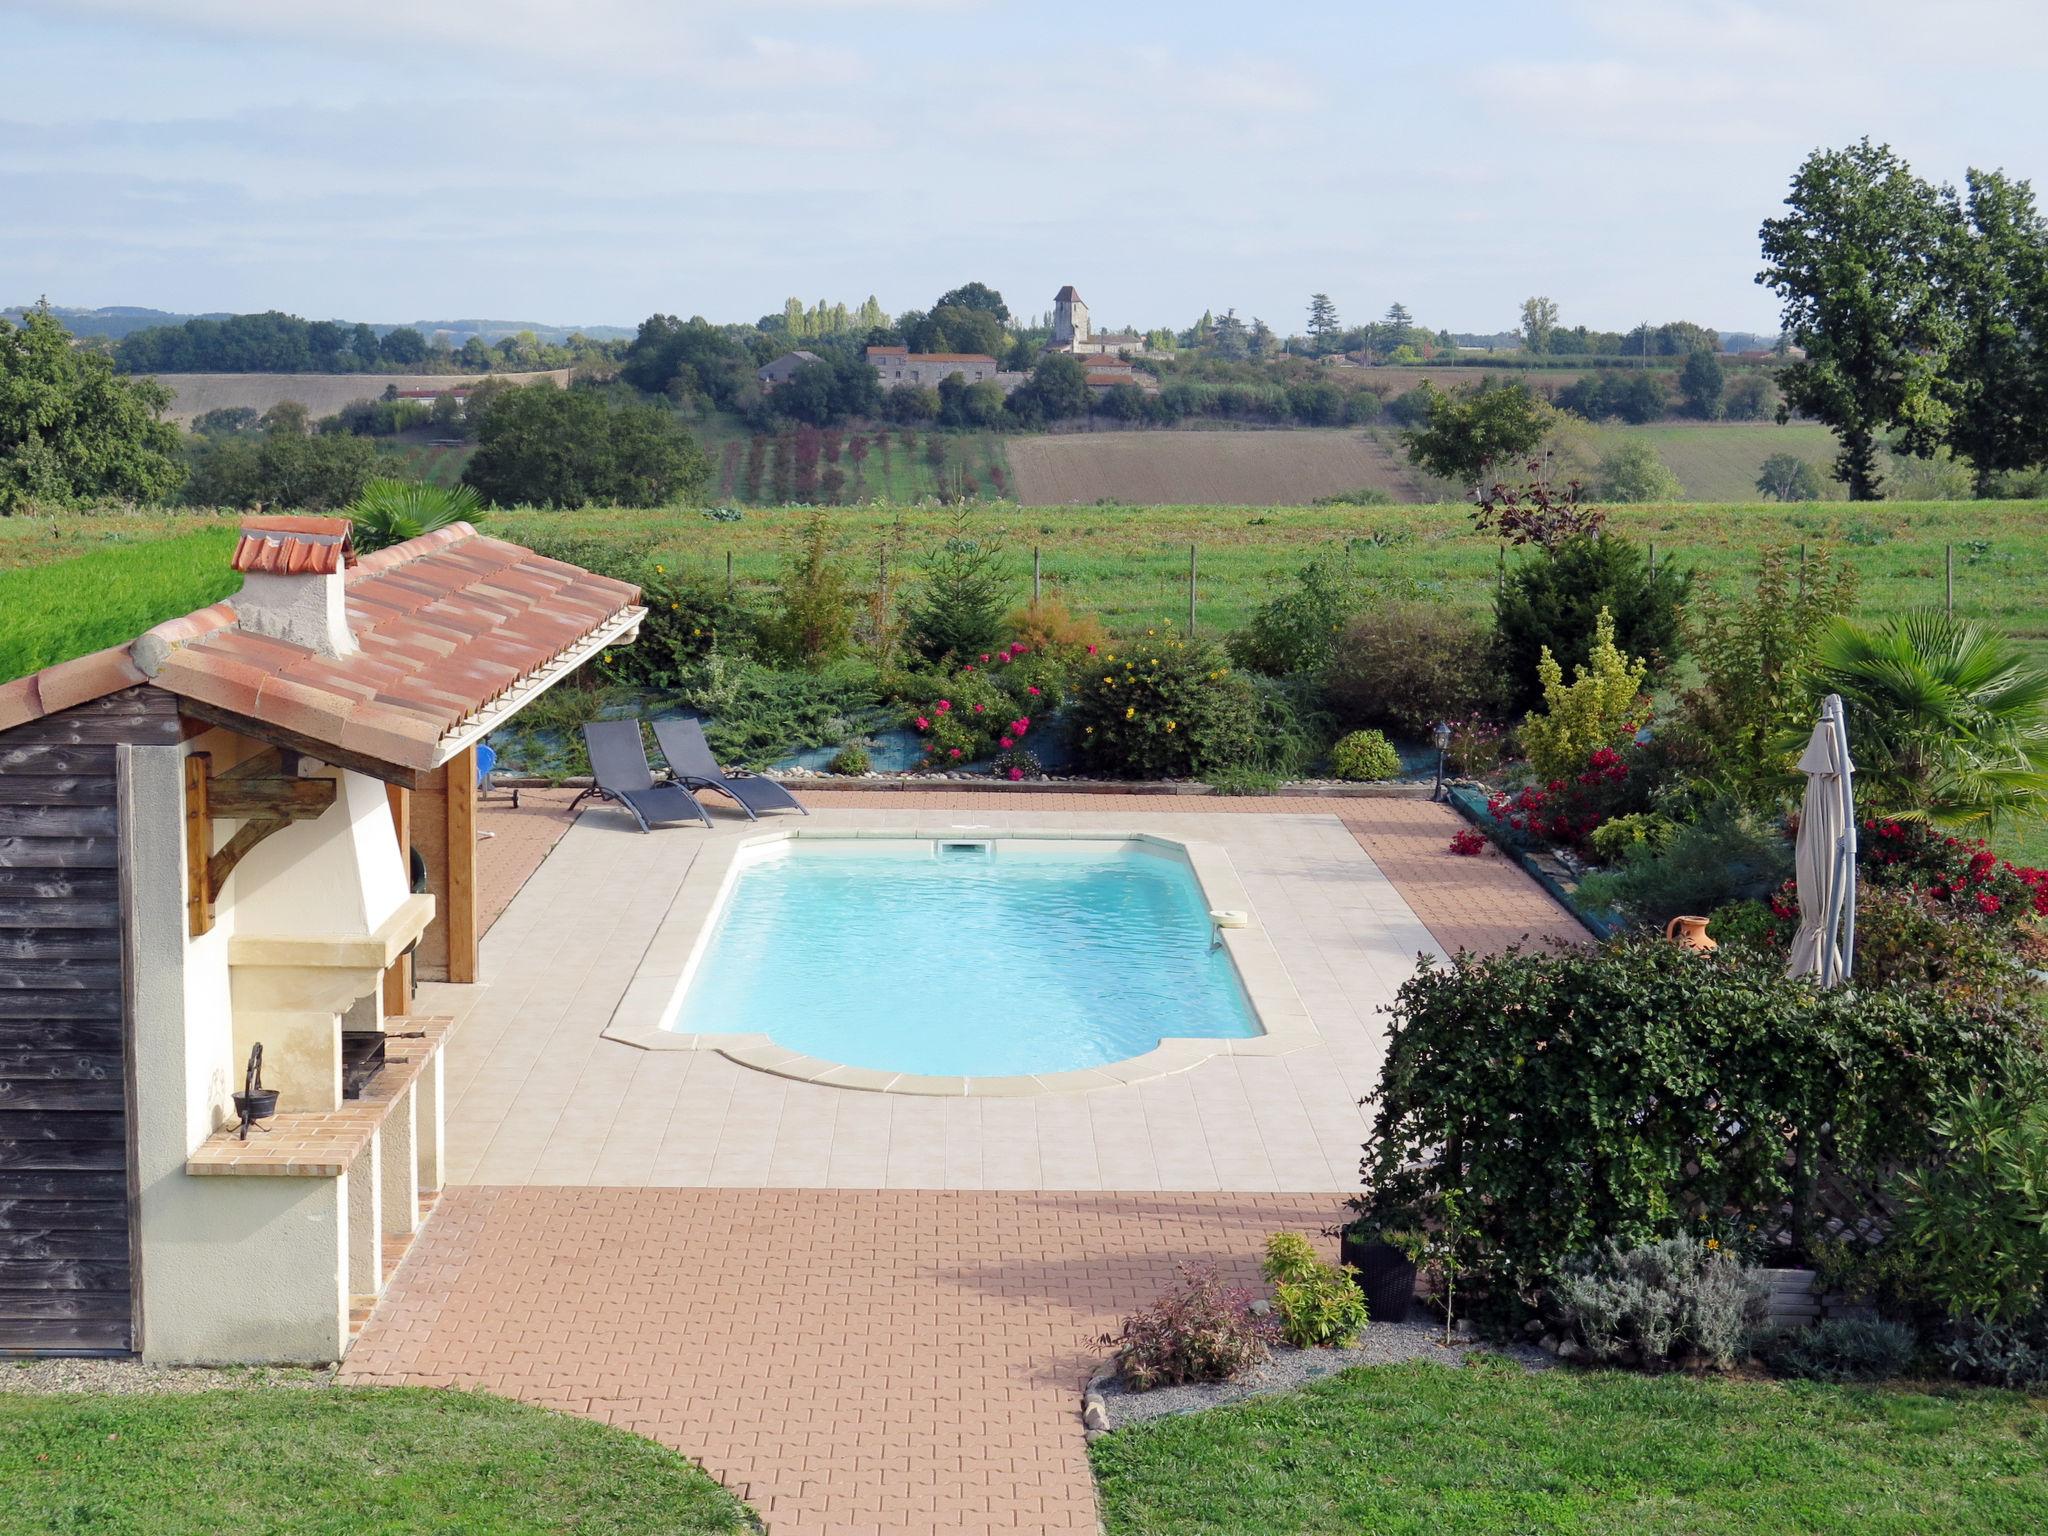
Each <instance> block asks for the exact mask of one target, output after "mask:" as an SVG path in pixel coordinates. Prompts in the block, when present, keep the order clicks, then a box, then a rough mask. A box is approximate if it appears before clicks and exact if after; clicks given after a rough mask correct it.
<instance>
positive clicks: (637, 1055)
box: [418, 792, 1571, 1192]
mask: <svg viewBox="0 0 2048 1536" xmlns="http://www.w3.org/2000/svg"><path fill="white" fill-rule="evenodd" d="M1047 800H1052V801H1054V802H1056V803H1054V804H1047V803H1046V801H1047ZM934 802H937V803H934ZM949 802H950V803H949ZM813 805H814V806H815V808H816V809H815V814H814V815H812V816H811V817H810V818H808V820H806V821H805V822H804V823H803V825H804V827H805V828H806V829H807V830H809V829H820V830H822V829H825V828H833V827H837V828H884V827H902V828H911V827H917V828H922V829H929V828H930V827H932V826H934V825H937V826H941V827H946V826H958V827H961V828H969V827H971V828H975V829H977V830H987V831H1001V830H1004V829H1025V828H1072V829H1077V830H1085V829H1090V828H1094V829H1101V828H1103V827H1108V826H1114V827H1117V828H1125V827H1132V828H1142V830H1144V831H1147V832H1152V833H1156V834H1158V835H1161V836H1166V837H1173V838H1185V839H1191V840H1195V841H1199V842H1204V843H1208V844H1212V845H1215V846H1217V847H1220V848H1221V849H1223V850H1224V851H1225V852H1226V853H1227V854H1228V856H1229V859H1230V861H1231V863H1232V864H1233V865H1234V867H1235V870H1236V874H1237V876H1238V878H1239V879H1240V880H1241V881H1242V884H1243V887H1244V890H1245V892H1246V894H1247V895H1248V897H1249V899H1250V902H1251V905H1252V909H1253V911H1254V913H1255V915H1256V917H1257V919H1258V921H1259V922H1260V923H1261V924H1262V925H1263V927H1264V930H1265V933H1266V935H1267V936H1268V938H1269V939H1270V942H1271V945H1272V949H1273V951H1275V952H1276V953H1277V955H1278V957H1279V960H1280V962H1281V964H1282V965H1283V966H1284V968H1285V970H1286V972H1287V979H1288V980H1289V981H1290V982H1291V984H1292V989H1293V991H1294V993H1295V994H1297V995H1298V997H1299V999H1300V1002H1301V1004H1303V1005H1304V1006H1305V1007H1306V1010H1307V1012H1308V1014H1309V1017H1310V1019H1311V1021H1312V1022H1313V1025H1314V1029H1315V1035H1314V1037H1311V1039H1310V1043H1307V1044H1305V1045H1303V1046H1301V1047H1300V1048H1299V1049H1293V1050H1289V1051H1287V1052H1286V1053H1284V1054H1279V1055H1266V1056H1258V1055H1239V1056H1231V1055H1211V1056H1207V1057H1206V1058H1205V1059H1203V1060H1201V1061H1200V1062H1199V1064H1197V1065H1194V1066H1192V1067H1190V1068H1188V1069H1186V1070H1182V1071H1177V1072H1173V1073H1171V1074H1169V1075H1165V1076H1156V1077H1150V1078H1148V1079H1146V1080H1144V1081H1140V1082H1136V1083H1129V1084H1118V1085H1115V1086H1109V1087H1101V1088H1096V1089H1093V1090H1091V1091H1086V1092H1061V1093H1049V1094H1039V1095H1037V1096H1035V1097H1014V1098H1011V1097H962V1098H959V1099H951V1098H913V1097H905V1096H901V1095H896V1094H884V1093H867V1092H854V1091H849V1090H846V1089H841V1088H834V1087H831V1086H828V1085H823V1084H817V1083H809V1082H801V1081H794V1080H791V1079H789V1078H786V1077H781V1076H775V1075H771V1074H769V1073H765V1072H761V1071H757V1070H754V1069H753V1068H750V1067H746V1066H742V1065H739V1064H738V1063H736V1062H734V1061H732V1060H729V1059H727V1058H726V1057H725V1056H723V1055H720V1054H718V1053H717V1052H715V1051H712V1050H681V1051H674V1050H670V1051H649V1050H644V1049H639V1048H636V1047H634V1046H632V1045H627V1044H622V1043H619V1042H618V1041H615V1040H611V1039H606V1038H604V1031H605V1029H606V1028H607V1026H608V1025H609V1024H610V1022H611V1020H612V1018H613V1016H614V1013H615V1012H616V1011H617V1009H618V1007H619V1004H620V1002H621V1000H622V998H624V997H626V995H627V993H628V989H629V988H630V987H631V986H632V985H633V982H634V978H635V973H636V971H637V970H638V969H639V967H640V966H641V964H642V961H643V959H644V958H645V957H646V956H647V954H648V952H649V946H650V943H651V942H652V941H653V940H654V938H655V936H656V934H657V932H658V931H659V930H660V928H661V925H662V922H663V919H664V917H665V916H666V915H667V913H668V910H669V907H670V904H671V902H672V901H673V900H674V899H675V897H676V894H677V892H678V890H679V889H680V888H681V887H682V885H683V884H684V882H685V880H686V879H687V878H688V876H689V874H690V871H691V869H692V866H693V863H694V862H695V861H696V860H698V859H700V858H706V857H718V856H719V850H720V849H721V847H722V846H724V845H729V844H730V843H731V842H733V841H736V840H738V839H740V838H743V837H746V836H748V835H750V834H751V833H754V832H755V831H757V830H758V829H756V828H754V827H752V826H750V824H749V823H747V822H745V821H744V820H742V819H740V818H738V817H736V816H735V817H720V818H719V819H718V826H717V828H716V829H715V830H714V831H712V832H710V833H706V832H703V831H701V830H697V829H694V828H686V827H676V828H668V829H662V830H658V831H656V832H653V833H641V832H639V831H638V830H636V829H635V828H634V827H633V825H632V822H631V821H630V819H628V818H627V817H626V816H625V815H623V814H622V813H620V812H617V811H614V810H611V809H609V808H598V809H595V810H588V811H586V812H585V813H584V814H583V815H582V816H581V817H580V818H579V819H578V821H577V822H576V824H575V825H574V826H573V827H572V828H571V829H570V830H569V831H568V832H567V833H566V835H564V836H563V837H562V839H561V841H560V843H559V844H558V845H557V846H556V847H555V849H554V851H553V853H552V854H551V855H550V856H548V857H547V859H546V861H545V862H544V863H543V864H542V865H541V866H540V868H539V870H538V871H537V872H536V873H535V874H534V875H533V877H532V878H531V879H530V880H529V881H528V882H527V884H526V885H525V887H524V888H523V889H522V890H521V891H520V892H519V894H518V895H517V896H516V897H515V898H514V899H513V900H512V901H511V903H510V905H509V906H508V907H507V908H506V910H505V912H504V914H503V916H502V917H501V918H499V920H498V921H497V922H496V924H495V925H494V926H493V927H492V929H491V931H490V933H489V935H488V936H487V938H486V939H485V942H484V972H483V974H484V978H485V985H483V986H482V987H478V988H440V987H425V988H422V989H421V996H420V1000H419V1003H418V1006H419V1007H421V1008H423V1009H427V1010H429V1011H432V1012H435V1013H456V1014H464V1015H465V1016H464V1017H463V1019H462V1028H461V1029H460V1030H459V1031H458V1032H457V1034H456V1036H455V1040H454V1043H453V1044H452V1045H451V1047H450V1056H449V1062H448V1072H449V1104H450V1109H449V1122H448V1140H449V1148H448V1155H449V1169H450V1180H451V1182H453V1183H479V1184H494V1185H500V1184H594V1185H607V1186H620V1185H625V1186H635V1187H676V1186H699V1187H703V1186H710V1187H749V1188H777V1187H780V1188H813V1189H876V1188H886V1189H1018V1190H1029V1189H1052V1190H1061V1189H1066V1190H1134V1191H1135V1190H1183V1191H1205V1190H1216V1191H1222V1190H1228V1191H1237V1192H1251V1191H1261V1190H1298V1191H1306V1190H1328V1191H1336V1190H1349V1189H1352V1188H1354V1187H1355V1185H1356V1181H1357V1166H1358V1151H1359V1142H1360V1139H1361V1136H1362V1134H1363V1130H1364V1124H1365V1122H1364V1117H1363V1114H1362V1112H1361V1110H1360V1109H1359V1100H1360V1099H1361V1098H1363V1097H1364V1096H1365V1095H1366V1094H1367V1093H1368V1092H1369V1091H1370V1090H1371V1088H1372V1087H1373V1084H1374V1082H1375V1080H1376V1077H1377V1074H1378V1071H1379V1064H1380V1058H1381V1052H1382V1047H1383V1039H1384V1020H1383V1019H1382V1017H1381V1016H1380V1013H1379V1010H1380V1008H1381V1007H1382V1006H1383V1005H1384V1004H1386V1003H1387V1002H1389V1001H1391V999H1392V997H1393V994H1394V991H1395V989H1396V988H1398V987H1399V985H1400V983H1401V982H1402V980H1403V979H1404V978H1406V977H1407V976H1408V975H1409V974H1410V972H1411V971H1412V970H1413V968H1414V965H1415V962H1416V956H1417V955H1418V953H1424V952H1426V953H1432V954H1439V955H1440V954H1443V953H1444V952H1445V951H1446V950H1447V949H1448V948H1451V947H1455V946H1457V945H1461V944H1465V945H1471V946H1473V947H1489V948H1491V947H1498V945H1499V944H1500V943H1504V942H1510V941H1512V940H1513V939H1516V938H1519V937H1521V936H1522V935H1524V934H1529V935H1532V936H1537V937H1541V936H1545V935H1548V934H1558V935H1561V936H1562V935H1568V934H1569V933H1570V931H1571V928H1570V923H1569V920H1568V919H1567V918H1565V917H1564V915H1563V914H1562V913H1561V912H1560V911H1559V910H1558V908H1557V907H1556V906H1555V905H1554V904H1552V903H1551V902H1550V901H1549V899H1548V898H1547V897H1545V896H1544V895H1543V893H1542V892H1541V891H1540V890H1539V889H1538V888H1537V887H1536V886H1535V885H1534V884H1533V883H1532V882H1530V881H1529V880H1528V879H1527V878H1526V877H1525V876H1524V875H1523V874H1522V873H1521V872H1520V871H1519V870H1516V869H1514V868H1513V867H1512V866H1511V865H1509V864H1507V863H1506V862H1504V861H1502V860H1500V859H1498V858H1495V857H1492V856H1490V855H1489V856H1488V857H1486V858H1481V859H1460V858H1455V857H1453V856H1451V855H1450V854H1448V853H1447V852H1446V851H1445V849H1446V845H1447V843H1448V841H1449V837H1450V833H1451V832H1452V831H1453V830H1454V829H1455V827H1456V825H1457V823H1456V821H1455V820H1454V818H1453V817H1452V816H1451V815H1450V813H1449V812H1447V811H1445V810H1443V809H1442V808H1440V807H1437V806H1433V805H1430V804H1428V803H1426V802H1420V801H1413V800H1394V799H1384V800H1363V799H1361V800H1323V799H1316V800H1308V801H1284V802H1283V801H1276V800H1250V801H1237V802H1225V801H1217V800H1208V799H1203V800H1190V799H1158V798H1145V797H1137V796H1129V797H1126V796H1078V795H1076V796H1056V797H1031V798H1029V799H1025V798H1022V797H1015V798H1013V797H1007V796H1006V797H1002V798H1000V799H998V798H996V797H993V796H988V795H965V794H954V795H951V796H945V795H942V794H933V795H924V794H902V793H891V794H868V795H860V794H855V793H846V792H840V793H832V794H819V795H817V796H815V797H814V798H813ZM1077 806H1078V808H1077ZM1196 807H1199V808H1196ZM935 812H943V813H945V814H943V815H935V814H934V813H935ZM1425 850H1426V851H1425ZM662 984H663V983H661V982H659V981H650V982H647V983H643V987H647V986H657V987H658V986H660V985H662Z"/></svg>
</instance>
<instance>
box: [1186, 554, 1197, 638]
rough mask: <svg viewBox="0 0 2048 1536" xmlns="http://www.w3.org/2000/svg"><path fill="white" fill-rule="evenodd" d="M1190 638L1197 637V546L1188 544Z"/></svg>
mask: <svg viewBox="0 0 2048 1536" xmlns="http://www.w3.org/2000/svg"><path fill="white" fill-rule="evenodd" d="M1188 638H1189V639H1190V640H1192V639H1194V638H1195V546H1194V545H1192V544H1190V545H1189V546H1188Z"/></svg>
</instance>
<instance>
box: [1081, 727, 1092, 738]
mask: <svg viewBox="0 0 2048 1536" xmlns="http://www.w3.org/2000/svg"><path fill="white" fill-rule="evenodd" d="M1081 734H1082V735H1083V736H1093V735H1094V734H1095V727H1094V726H1092V725H1091V726H1089V727H1087V728H1086V729H1085V730H1083V731H1082V732H1081Z"/></svg>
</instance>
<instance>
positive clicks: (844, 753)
mask: <svg viewBox="0 0 2048 1536" xmlns="http://www.w3.org/2000/svg"><path fill="white" fill-rule="evenodd" d="M826 766H827V768H829V769H830V770H831V771H832V772H833V773H837V774H842V775H844V776H845V777H847V778H850V779H857V778H859V777H860V776H861V775H862V774H864V773H866V772H867V771H868V770H869V768H871V767H872V766H873V764H871V763H870V762H869V761H868V749H867V748H866V747H841V748H840V749H839V750H838V751H837V752H835V753H834V754H833V755H832V761H831V762H830V763H828V764H827V765H826Z"/></svg>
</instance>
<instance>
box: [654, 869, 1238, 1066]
mask: <svg viewBox="0 0 2048 1536" xmlns="http://www.w3.org/2000/svg"><path fill="white" fill-rule="evenodd" d="M665 1025H666V1027H667V1028H668V1029H669V1030H671V1031H674V1032H676V1033H679V1034H682V1035H691V1036H703V1037H707V1038H712V1037H718V1036H728V1035H734V1034H755V1035H765V1036H767V1037H768V1038H769V1039H770V1040H772V1041H773V1042H774V1044H775V1045H776V1046H779V1047H782V1048H784V1049H786V1050H788V1051H791V1052H796V1053H799V1054H800V1055H801V1056H802V1057H805V1058H811V1059H814V1060H816V1061H817V1062H818V1063H819V1064H820V1065H823V1064H827V1063H841V1064H844V1065H845V1066H847V1067H851V1068H857V1069H869V1070H872V1071H879V1072H884V1073H902V1074H912V1075H916V1076H920V1077H926V1078H948V1077H953V1078H966V1079H976V1078H1008V1077H1019V1076H1033V1075H1039V1074H1051V1073H1063V1072H1074V1071H1078V1070H1081V1069H1086V1068H1093V1067H1101V1066H1104V1065H1107V1064H1111V1063H1117V1062H1124V1061H1127V1060H1129V1059H1130V1058H1132V1057H1137V1056H1141V1055H1144V1054H1145V1053H1147V1052H1151V1051H1154V1050H1156V1049H1157V1048H1158V1047H1159V1046H1160V1044H1161V1042H1162V1041H1163V1040H1168V1039H1176V1038H1179V1039H1196V1040H1200V1039H1210V1040H1215V1041H1217V1042H1218V1047H1217V1048H1218V1049H1228V1047H1227V1046H1226V1045H1223V1044H1222V1043H1221V1042H1224V1041H1228V1040H1232V1039H1240V1040H1242V1039H1252V1038H1256V1037H1259V1036H1260V1035H1261V1034H1262V1033H1263V1031H1262V1028H1261V1024H1260V1020H1259V1017H1258V1015H1257V1014H1256V1013H1255V1012H1254V1011H1253V1008H1252V1006H1251V1003H1250V1001H1249V1000H1248V998H1247V996H1246V992H1245V988H1244V985H1243V982H1242V981H1241V979H1240V977H1239V974H1238V970H1237V968H1236V966H1235V964H1234V962H1233V960H1232V956H1231V952H1230V949H1229V948H1228V947H1227V946H1225V945H1223V944H1219V943H1218V942H1216V931H1215V927H1214V924H1213V923H1212V921H1211V918H1210V908H1209V900H1208V897H1207V896H1206V894H1205V892H1204V890H1203V885H1202V882H1201V880H1199V879H1198V878H1197V876H1196V872H1195V869H1194V867H1193V866H1192V864H1191V862H1190V860H1189V857H1188V855H1187V853H1186V852H1185V851H1184V850H1183V849H1182V847H1181V846H1180V845H1178V844H1175V843H1172V842H1169V841H1165V840H1161V839H1152V838H1137V837H1129V838H1126V837H1113V838H1112V837H1103V838H1084V837H1064V838H1050V837H1049V838H1044V839H1028V838H1018V837H1008V836H1005V837H1000V838H998V837H976V836H973V835H971V834H969V833H964V832H963V833H961V834H959V835H956V836H946V837H908V836H905V837H861V838H857V839H856V838H845V839H829V838H808V837H805V838H797V837H789V838H776V839H772V840H768V841H766V842H764V843H762V844H759V845H756V846H751V847H748V848H745V849H743V850H741V852H740V853H739V855H738V856H737V857H736V859H735V861H734V864H733V867H732V870H731V874H730V876H729V878H728V880H727V883H726V886H725V889H724V892H723V894H722V899H721V900H720V901H719V903H718V905H717V908H716V910H715V911H714V912H713V913H712V914H711V916H710V920H709V922H708V924H707V926H706V927H705V929H704V931H703V935H702V937H701V939H700V940H699V942H698V944H697V946H696V950H695V953H694V954H693V956H692V959H691V962H690V964H689V966H688V967H687V970H686V974H685V975H684V976H683V977H682V978H681V987H680V995H679V997H678V998H677V1000H676V1003H675V1004H674V1006H673V1008H672V1010H671V1011H670V1013H669V1016H668V1018H667V1019H666V1020H665Z"/></svg>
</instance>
